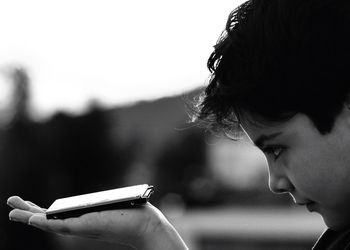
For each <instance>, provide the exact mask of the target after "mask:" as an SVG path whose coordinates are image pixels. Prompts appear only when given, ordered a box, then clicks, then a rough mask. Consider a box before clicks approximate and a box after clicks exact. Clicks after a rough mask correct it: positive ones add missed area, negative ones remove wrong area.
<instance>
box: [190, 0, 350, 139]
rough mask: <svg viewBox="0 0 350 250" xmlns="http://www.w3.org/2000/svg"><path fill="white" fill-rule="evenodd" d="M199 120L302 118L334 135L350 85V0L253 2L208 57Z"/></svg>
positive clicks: (214, 124) (227, 125)
mask: <svg viewBox="0 0 350 250" xmlns="http://www.w3.org/2000/svg"><path fill="white" fill-rule="evenodd" d="M208 68H209V70H210V72H211V77H210V80H209V85H208V86H207V88H206V89H205V91H204V92H203V93H202V94H201V95H200V96H199V100H197V102H196V111H197V112H196V114H195V120H196V121H199V122H200V123H201V124H203V123H204V124H206V127H209V128H211V129H214V130H217V129H220V130H222V129H231V128H235V127H237V126H235V125H237V124H239V123H240V117H241V116H242V114H244V113H245V112H248V113H250V114H256V115H258V117H263V120H264V121H265V122H266V121H267V122H280V121H285V120H287V119H290V118H292V117H293V116H294V115H295V114H297V113H303V114H305V115H307V116H308V117H309V118H310V119H311V120H312V122H313V123H314V124H315V126H316V127H317V129H318V130H319V131H320V132H321V133H322V134H326V133H328V132H330V131H331V129H332V127H333V125H334V121H335V119H336V117H337V115H338V114H339V113H340V112H341V110H342V108H343V106H344V103H345V101H346V99H347V97H348V93H349V88H350V1H347V0H250V1H247V2H245V3H243V4H242V5H240V6H239V7H238V8H236V9H235V10H233V11H232V12H231V13H230V15H229V18H228V21H227V24H226V28H225V30H224V31H223V33H222V35H221V36H220V38H219V40H218V41H217V43H216V45H215V46H214V52H213V53H212V54H211V55H210V57H209V60H208Z"/></svg>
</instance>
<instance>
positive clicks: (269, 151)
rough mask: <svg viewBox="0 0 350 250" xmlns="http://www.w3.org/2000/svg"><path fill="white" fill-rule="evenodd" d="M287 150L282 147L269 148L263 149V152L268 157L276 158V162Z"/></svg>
mask: <svg viewBox="0 0 350 250" xmlns="http://www.w3.org/2000/svg"><path fill="white" fill-rule="evenodd" d="M277 150H278V153H277V154H275V153H276V151H277ZM284 150H285V148H284V147H282V146H267V147H265V148H263V149H262V151H263V152H264V154H266V155H272V157H273V158H274V160H277V159H278V157H280V156H281V154H282V153H283V151H284Z"/></svg>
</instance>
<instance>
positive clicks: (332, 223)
mask: <svg viewBox="0 0 350 250" xmlns="http://www.w3.org/2000/svg"><path fill="white" fill-rule="evenodd" d="M323 221H324V223H325V224H326V226H327V227H328V228H330V229H332V230H334V231H344V230H348V229H349V228H350V222H348V221H347V220H345V219H341V218H327V217H323Z"/></svg>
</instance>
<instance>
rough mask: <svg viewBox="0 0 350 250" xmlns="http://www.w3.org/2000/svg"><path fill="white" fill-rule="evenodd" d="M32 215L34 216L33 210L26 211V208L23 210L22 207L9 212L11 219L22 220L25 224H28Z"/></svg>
mask: <svg viewBox="0 0 350 250" xmlns="http://www.w3.org/2000/svg"><path fill="white" fill-rule="evenodd" d="M31 216H33V213H32V212H30V211H26V210H21V209H18V208H15V209H13V210H12V211H11V212H10V213H9V218H10V220H12V221H17V222H22V223H24V224H28V222H29V218H30V217H31Z"/></svg>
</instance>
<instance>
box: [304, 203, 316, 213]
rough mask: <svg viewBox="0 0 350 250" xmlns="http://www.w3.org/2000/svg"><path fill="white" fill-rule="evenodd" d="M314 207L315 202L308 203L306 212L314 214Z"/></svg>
mask: <svg viewBox="0 0 350 250" xmlns="http://www.w3.org/2000/svg"><path fill="white" fill-rule="evenodd" d="M315 205H316V204H315V202H310V203H308V204H306V207H307V210H309V211H310V212H314V211H315V210H316V207H315Z"/></svg>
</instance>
